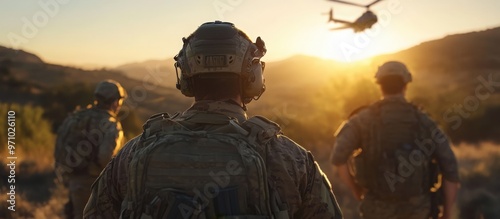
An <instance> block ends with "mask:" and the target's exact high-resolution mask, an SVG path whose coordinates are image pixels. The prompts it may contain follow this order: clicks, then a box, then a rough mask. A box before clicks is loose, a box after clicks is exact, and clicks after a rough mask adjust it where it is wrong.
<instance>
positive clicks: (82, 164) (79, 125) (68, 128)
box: [54, 108, 107, 174]
mask: <svg viewBox="0 0 500 219" xmlns="http://www.w3.org/2000/svg"><path fill="white" fill-rule="evenodd" d="M106 116H107V115H105V114H102V113H99V112H97V111H95V110H94V109H92V108H90V109H83V110H78V111H76V112H74V113H72V114H71V115H70V116H69V117H68V118H67V119H65V120H64V122H63V124H62V125H61V127H59V129H58V132H57V141H56V146H55V151H54V158H55V161H56V166H57V168H58V171H59V172H61V174H74V173H82V172H85V171H86V170H87V167H88V166H89V164H90V163H91V162H96V159H97V153H98V148H97V147H98V144H99V140H102V139H99V136H102V134H101V135H99V134H100V133H96V132H99V131H100V129H99V127H98V125H99V123H100V121H102V119H105V117H106ZM96 135H99V136H96Z"/></svg>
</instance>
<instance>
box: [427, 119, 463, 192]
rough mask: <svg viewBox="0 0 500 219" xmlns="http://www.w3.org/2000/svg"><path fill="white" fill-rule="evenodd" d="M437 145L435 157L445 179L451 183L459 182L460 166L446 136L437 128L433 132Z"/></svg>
mask: <svg viewBox="0 0 500 219" xmlns="http://www.w3.org/2000/svg"><path fill="white" fill-rule="evenodd" d="M432 136H433V139H434V141H435V142H436V143H437V144H436V151H435V156H436V160H437V162H438V164H439V169H440V170H441V173H442V174H443V177H444V178H445V179H446V180H448V181H451V182H459V181H460V179H459V174H458V164H457V159H456V157H455V154H454V153H453V151H452V150H451V147H450V143H449V141H448V138H447V137H446V135H445V134H444V133H443V132H442V131H441V130H440V129H439V128H436V129H435V130H434V131H433V132H432Z"/></svg>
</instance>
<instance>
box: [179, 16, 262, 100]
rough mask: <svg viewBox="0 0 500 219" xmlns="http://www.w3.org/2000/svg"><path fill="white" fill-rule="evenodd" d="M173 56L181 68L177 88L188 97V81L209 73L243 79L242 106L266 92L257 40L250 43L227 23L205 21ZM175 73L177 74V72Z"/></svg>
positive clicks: (232, 25) (260, 46)
mask: <svg viewBox="0 0 500 219" xmlns="http://www.w3.org/2000/svg"><path fill="white" fill-rule="evenodd" d="M182 40H183V42H184V45H183V47H182V49H181V51H180V52H179V54H177V55H176V56H175V58H174V59H175V61H176V63H175V65H174V66H175V68H176V72H177V69H178V68H180V70H181V74H180V77H179V75H178V76H177V89H179V90H181V92H182V93H183V94H184V95H185V96H188V97H192V96H194V92H193V91H192V90H191V89H192V88H190V87H189V86H188V79H189V78H191V77H193V76H196V75H200V74H211V73H231V74H237V75H238V76H240V79H241V80H242V85H243V86H242V96H243V101H244V102H245V103H248V102H250V101H251V100H252V99H258V97H260V95H261V94H262V93H263V92H264V90H265V85H264V77H263V70H264V63H263V62H261V61H260V59H261V58H262V57H263V56H264V54H265V53H266V51H267V50H266V47H265V44H264V41H262V39H261V38H260V37H258V38H257V40H256V42H255V43H253V42H252V41H251V40H250V39H249V38H248V36H247V35H246V34H245V33H244V32H243V31H241V30H240V29H238V28H236V27H235V26H234V24H232V23H229V22H221V21H215V22H206V23H204V24H202V25H201V26H200V27H198V29H196V31H194V32H193V33H192V34H191V35H190V36H189V37H188V38H183V39H182ZM177 74H178V72H177Z"/></svg>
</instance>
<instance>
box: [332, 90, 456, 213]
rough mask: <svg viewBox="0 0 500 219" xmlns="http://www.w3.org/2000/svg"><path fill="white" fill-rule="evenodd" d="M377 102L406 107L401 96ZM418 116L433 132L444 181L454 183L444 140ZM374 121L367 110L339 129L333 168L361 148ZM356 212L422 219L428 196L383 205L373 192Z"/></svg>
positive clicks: (451, 160) (452, 158)
mask: <svg viewBox="0 0 500 219" xmlns="http://www.w3.org/2000/svg"><path fill="white" fill-rule="evenodd" d="M381 101H402V102H405V103H406V100H405V98H404V96H402V95H392V96H387V97H386V98H384V99H383V100H381ZM419 116H420V119H421V121H422V122H423V123H425V124H427V125H426V127H433V130H431V131H432V132H433V134H432V136H433V139H432V140H434V142H436V143H437V144H436V147H435V149H434V155H435V157H436V159H437V162H438V165H439V168H440V170H441V172H442V175H443V177H444V178H445V179H447V180H448V181H452V182H458V180H459V178H458V168H457V161H456V158H455V155H454V154H453V151H452V150H451V148H450V144H449V142H448V140H447V139H446V137H445V135H444V134H443V133H442V131H441V130H439V129H438V128H437V125H436V124H435V123H434V122H433V121H432V120H431V119H430V118H429V117H428V116H427V115H426V114H424V113H422V112H420V111H419ZM375 119H376V118H373V114H372V113H370V110H368V109H363V110H361V111H360V112H358V113H357V114H356V115H354V116H352V117H351V118H350V119H349V120H348V121H347V122H345V123H344V124H343V126H341V127H340V128H339V130H338V132H337V135H336V141H335V146H334V148H333V151H332V154H331V162H332V163H333V164H334V165H337V166H338V165H342V164H346V163H347V161H348V159H349V158H350V157H351V155H352V154H353V151H355V150H357V149H358V148H360V146H361V145H363V144H364V142H363V139H366V138H364V136H365V135H367V133H369V132H370V130H369V127H371V126H370V124H371V123H372V122H373V121H375ZM368 171H369V170H368ZM360 210H361V214H362V216H363V218H386V219H391V218H405V219H408V218H415V219H423V218H427V217H428V216H429V212H430V196H429V194H422V195H421V196H416V197H409V198H408V199H407V200H404V201H400V200H399V201H387V200H382V199H381V198H380V197H377V195H375V194H374V192H373V191H367V193H366V194H365V196H364V199H363V200H362V203H361V207H360Z"/></svg>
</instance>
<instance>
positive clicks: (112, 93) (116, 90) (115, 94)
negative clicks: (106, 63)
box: [94, 80, 127, 100]
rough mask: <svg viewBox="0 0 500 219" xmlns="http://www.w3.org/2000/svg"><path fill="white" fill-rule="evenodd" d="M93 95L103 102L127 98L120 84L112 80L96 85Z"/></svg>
mask: <svg viewBox="0 0 500 219" xmlns="http://www.w3.org/2000/svg"><path fill="white" fill-rule="evenodd" d="M94 95H95V96H96V97H98V98H100V99H103V100H114V99H120V98H125V97H127V92H126V91H125V89H123V87H122V86H121V85H120V83H118V82H116V81H114V80H104V81H101V82H99V83H98V84H97V86H96V88H95V91H94Z"/></svg>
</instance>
